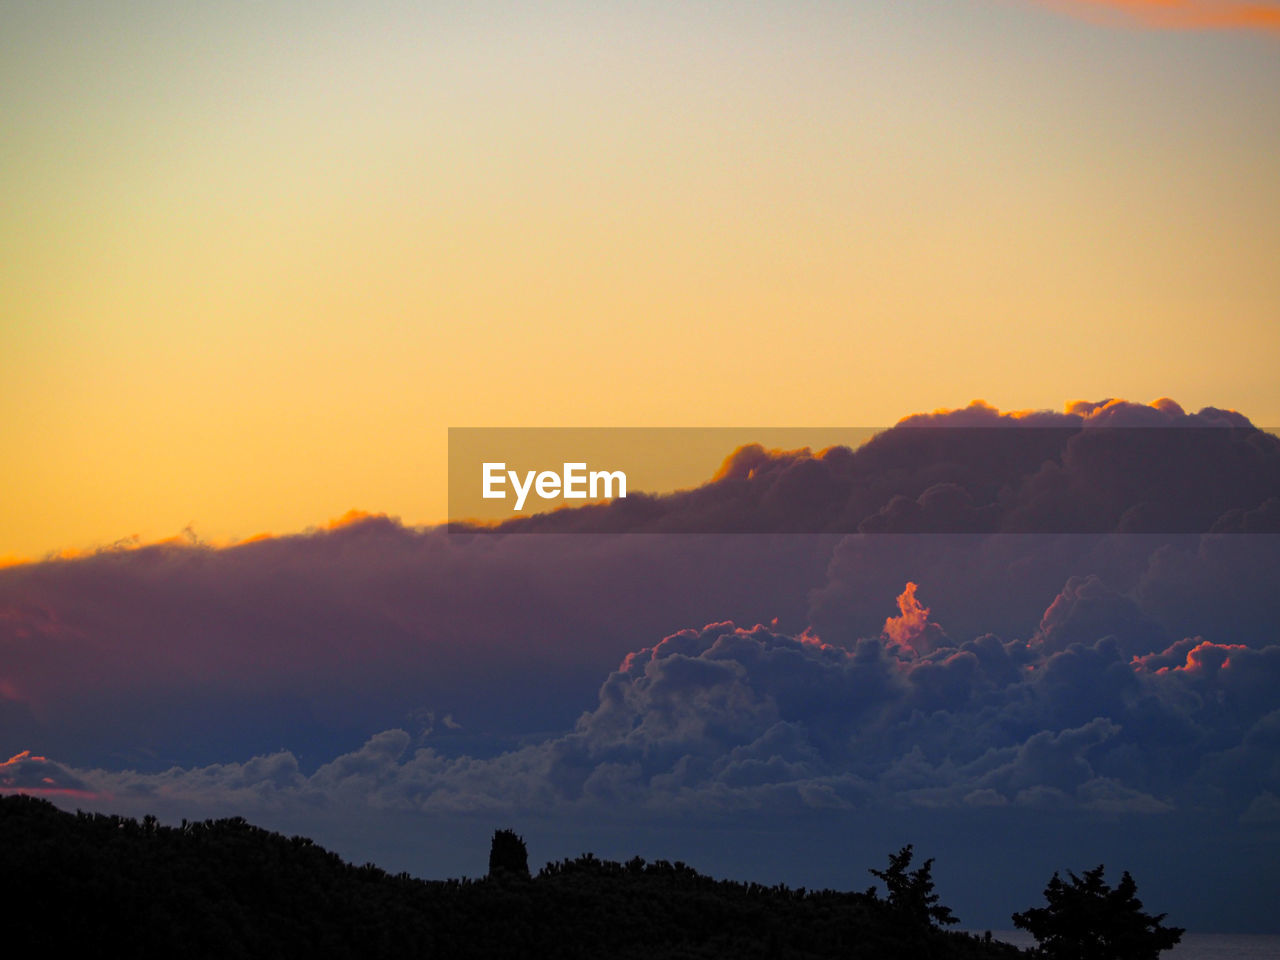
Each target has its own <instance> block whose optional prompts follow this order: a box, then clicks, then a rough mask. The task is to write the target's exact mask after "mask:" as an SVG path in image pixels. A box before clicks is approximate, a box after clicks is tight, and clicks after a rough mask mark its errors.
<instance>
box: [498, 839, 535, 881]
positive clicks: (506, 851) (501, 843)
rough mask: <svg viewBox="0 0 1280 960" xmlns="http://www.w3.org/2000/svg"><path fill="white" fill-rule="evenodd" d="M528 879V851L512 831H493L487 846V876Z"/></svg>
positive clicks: (522, 840)
mask: <svg viewBox="0 0 1280 960" xmlns="http://www.w3.org/2000/svg"><path fill="white" fill-rule="evenodd" d="M502 875H506V876H513V877H520V878H523V879H526V880H527V879H528V878H529V851H528V850H527V849H526V848H525V845H524V838H523V837H520V836H517V835H516V832H515V831H514V830H495V831H494V832H493V843H492V844H491V845H490V846H489V876H490V877H498V876H502Z"/></svg>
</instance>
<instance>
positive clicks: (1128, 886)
mask: <svg viewBox="0 0 1280 960" xmlns="http://www.w3.org/2000/svg"><path fill="white" fill-rule="evenodd" d="M1102 874H1103V866H1102V864H1098V866H1097V867H1096V868H1094V869H1093V870H1089V871H1086V872H1085V875H1084V876H1083V877H1077V876H1076V875H1075V874H1074V873H1070V872H1068V873H1067V876H1068V877H1070V878H1071V880H1070V882H1069V883H1068V882H1066V881H1063V880H1062V878H1061V877H1059V876H1058V875H1057V874H1056V873H1055V874H1054V875H1053V878H1052V879H1051V880H1050V881H1049V885H1048V886H1047V887H1046V888H1045V891H1044V898H1045V900H1046V901H1047V902H1048V905H1047V906H1043V907H1032V908H1030V909H1029V910H1024V911H1023V912H1022V913H1015V914H1014V915H1013V924H1014V926H1016V927H1019V928H1021V929H1023V930H1026V931H1028V932H1029V933H1030V934H1031V935H1032V936H1034V937H1035V938H1036V941H1037V942H1038V943H1039V946H1040V953H1041V955H1042V956H1045V957H1050V958H1052V960H1156V957H1157V956H1159V954H1160V951H1162V950H1168V949H1170V948H1171V947H1173V946H1174V945H1175V944H1177V943H1178V941H1179V940H1181V939H1182V934H1183V929H1182V927H1166V926H1164V925H1163V923H1162V922H1161V921H1163V920H1164V918H1165V914H1163V913H1162V914H1159V915H1158V916H1154V917H1153V916H1151V915H1149V914H1146V913H1143V912H1142V901H1141V900H1139V899H1138V898H1137V896H1135V894H1136V892H1137V884H1136V883H1134V881H1133V877H1131V876H1129V873H1128V871H1125V873H1124V875H1123V876H1122V877H1121V878H1120V883H1119V885H1118V886H1116V888H1115V889H1114V890H1113V889H1112V888H1111V887H1110V886H1109V885H1108V884H1107V883H1106V882H1105V881H1104V880H1103V879H1102Z"/></svg>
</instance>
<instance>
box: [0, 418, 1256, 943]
mask: <svg viewBox="0 0 1280 960" xmlns="http://www.w3.org/2000/svg"><path fill="white" fill-rule="evenodd" d="M1063 417H1069V418H1075V419H1074V420H1073V421H1072V423H1071V424H1064V423H1063V422H1061V421H1062V418H1063ZM975 422H976V423H977V425H978V426H981V427H982V428H983V429H982V431H981V432H979V433H975V432H974V431H973V429H972V428H973V427H974V426H975ZM1010 424H1012V425H1013V428H1014V429H1009V425H1010ZM1158 425H1164V426H1165V427H1168V426H1170V425H1172V426H1174V427H1179V426H1182V427H1190V428H1193V429H1191V430H1190V432H1183V431H1180V433H1182V435H1183V436H1192V437H1195V438H1196V439H1195V440H1194V441H1191V442H1188V441H1185V440H1183V439H1178V440H1174V441H1171V440H1168V439H1165V440H1157V439H1153V436H1154V434H1156V433H1157V432H1160V433H1165V434H1166V435H1167V436H1170V437H1172V436H1177V435H1178V434H1175V433H1170V432H1169V431H1158V430H1156V429H1154V428H1155V427H1157V426H1158ZM949 426H952V427H954V426H960V427H963V428H964V429H962V430H957V431H956V432H955V434H954V436H953V437H949V436H947V435H946V434H945V433H944V431H945V430H946V429H947V428H948V427H949ZM921 427H924V428H926V429H921ZM1029 428H1030V430H1031V432H1027V431H1028V429H1029ZM1112 428H1119V429H1112ZM1145 428H1153V429H1145ZM1001 430H1004V431H1006V432H1008V434H1009V436H1010V437H1019V436H1021V437H1024V438H1026V440H1025V442H1026V443H1027V444H1028V445H1029V446H1032V447H1033V448H1034V449H1030V450H1018V449H1017V444H1016V443H1014V444H1013V445H1012V446H1010V442H1009V441H1007V440H1005V439H999V441H998V442H989V443H987V445H986V446H981V445H980V444H977V445H975V442H974V440H973V438H974V437H979V438H985V437H989V436H991V435H994V434H995V433H996V432H997V431H1001ZM1046 431H1049V432H1046ZM1090 431H1100V432H1094V433H1091V432H1090ZM1126 436H1127V437H1128V438H1129V440H1128V443H1127V444H1118V443H1117V441H1116V440H1115V439H1113V438H1120V439H1124V438H1125V437H1126ZM960 437H967V438H969V439H967V440H965V441H964V443H962V444H960V445H959V446H956V445H955V440H956V438H960ZM1046 438H1052V440H1053V443H1052V444H1048V439H1046ZM1096 438H1103V439H1102V440H1098V439H1096ZM983 442H987V441H986V440H984V441H983ZM876 444H878V445H879V446H876ZM876 444H873V445H872V447H870V448H864V449H863V450H861V451H858V452H857V453H849V452H847V451H846V452H829V453H826V454H825V455H822V456H817V457H814V456H807V455H802V454H792V455H774V454H767V453H765V452H763V451H759V450H751V449H750V448H748V449H747V450H745V451H739V452H738V454H736V455H735V457H734V458H733V459H732V460H731V461H730V462H729V463H728V464H727V466H726V469H725V470H724V471H722V475H721V477H720V479H718V480H717V481H716V482H715V483H712V484H709V485H708V486H706V487H703V488H700V489H699V490H698V491H693V492H691V493H689V494H686V495H684V497H683V499H681V498H674V499H672V498H669V499H667V500H665V501H664V500H655V501H652V502H651V503H649V504H648V505H646V510H651V509H653V508H654V506H655V505H657V506H661V505H662V504H664V503H666V504H667V505H669V506H670V507H671V515H672V516H676V515H683V516H685V517H686V518H687V517H688V516H689V515H690V511H691V510H694V509H697V510H711V511H717V510H722V509H723V505H724V503H726V502H730V503H733V504H736V505H737V506H735V508H734V509H738V508H740V507H741V504H742V503H744V502H746V503H751V504H758V505H766V506H762V509H767V511H772V515H773V516H782V515H784V514H786V512H787V511H789V510H794V511H796V512H799V513H802V514H804V515H806V516H811V514H810V511H811V510H812V509H813V504H814V502H815V500H814V493H813V491H814V490H815V489H829V488H830V485H831V483H832V482H833V481H832V477H833V476H836V475H837V474H838V475H839V476H843V477H845V478H846V479H848V478H850V477H852V478H854V480H853V481H850V483H848V484H846V486H845V488H843V492H842V493H841V494H840V495H841V496H845V495H846V494H848V492H849V490H850V489H853V488H855V487H856V488H857V489H858V490H860V491H862V492H861V493H858V494H857V496H861V497H863V499H862V500H860V501H858V503H859V505H858V508H857V509H858V511H860V513H859V516H861V517H862V519H861V520H860V521H859V524H858V527H859V529H860V531H861V532H858V533H854V534H849V535H844V536H836V535H785V534H779V533H774V534H767V535H766V534H760V535H756V536H732V535H716V534H684V535H675V534H671V533H666V534H628V535H625V536H622V535H601V536H595V537H582V536H554V535H551V536H534V537H530V536H458V535H450V534H448V533H446V532H445V531H443V530H425V531H418V530H411V529H406V528H404V527H402V526H400V525H399V524H397V523H395V522H393V521H390V520H387V519H385V518H369V519H365V520H362V521H359V522H355V523H351V524H348V525H345V526H341V527H339V528H336V529H333V530H326V531H318V532H313V533H309V534H306V535H301V536H297V537H287V538H279V539H274V540H268V541H261V542H257V543H250V544H245V545H241V546H238V547H234V548H229V549H222V550H213V549H208V548H204V547H201V546H198V545H187V546H173V545H168V546H157V547H149V548H144V549H139V550H132V551H127V552H109V553H103V554H99V555H95V556H90V557H86V558H82V559H79V560H72V561H55V562H49V563H44V564H35V565H28V566H24V567H17V568H11V569H8V570H4V571H0V645H2V646H0V648H2V649H3V650H4V659H3V665H2V667H0V723H3V729H4V730H5V731H7V739H9V740H10V741H11V743H12V748H13V749H12V752H13V753H14V754H19V752H20V751H22V750H25V749H28V748H29V749H31V750H32V751H33V752H35V753H40V754H43V756H32V755H31V754H25V755H23V754H20V755H18V756H16V757H15V759H14V760H13V761H11V762H10V763H8V764H5V765H3V766H0V787H3V788H4V789H10V790H12V789H24V790H27V791H29V792H39V793H49V794H50V795H51V796H52V797H53V798H54V799H56V800H59V801H60V802H63V803H65V804H67V805H82V806H85V805H94V806H98V807H104V808H110V809H113V810H120V811H122V812H148V811H153V810H154V811H156V812H159V813H161V814H162V815H169V816H193V815H194V816H199V815H206V814H208V815H212V814H214V813H224V812H225V813H242V814H244V815H246V816H250V817H251V818H257V819H258V820H260V821H262V822H265V823H268V824H269V825H277V826H279V827H282V828H286V829H289V830H295V831H296V830H302V829H306V830H309V831H310V832H313V833H315V834H316V835H317V836H319V837H321V838H323V839H326V840H328V841H329V842H332V843H335V844H336V845H337V846H338V847H339V848H340V849H345V850H346V851H349V852H350V855H353V856H357V857H359V858H366V857H368V856H377V857H378V858H380V859H381V860H382V861H384V862H386V865H387V866H390V867H392V868H396V869H399V868H400V867H407V868H409V869H414V870H418V871H422V872H431V873H444V872H471V873H475V872H479V871H480V870H481V869H482V867H481V866H480V865H479V860H478V859H476V858H479V857H480V855H481V853H480V851H481V850H482V849H483V836H484V833H485V831H487V830H491V829H492V828H493V826H495V825H497V824H500V823H509V822H510V823H517V824H518V825H520V826H521V827H522V829H523V830H524V831H525V832H526V833H527V834H529V835H530V836H531V838H532V839H533V841H534V848H533V852H534V855H535V857H537V856H538V855H540V853H541V854H544V855H545V856H546V857H548V858H550V857H557V856H563V855H566V854H570V853H574V852H577V851H578V849H580V848H582V847H584V846H587V845H593V846H594V848H595V849H596V850H597V852H601V853H604V854H606V855H619V856H621V855H630V854H632V853H640V854H642V855H648V856H655V855H672V854H674V855H675V856H678V857H680V858H683V859H686V860H689V861H690V862H694V863H696V864H697V865H698V866H700V867H702V868H704V869H710V870H720V871H722V872H730V873H735V874H738V875H744V876H745V875H750V876H758V877H759V878H761V879H765V880H768V879H772V878H779V879H787V880H789V881H791V882H802V883H807V884H810V885H813V884H831V885H838V886H844V887H862V886H865V884H866V883H867V882H869V881H868V879H867V876H866V874H865V873H864V872H862V871H863V870H864V869H865V867H866V866H869V865H872V864H876V863H879V862H880V861H881V860H882V859H883V854H884V853H885V852H886V851H888V850H889V849H896V847H897V846H900V845H901V843H904V842H915V843H916V844H917V847H918V849H921V850H923V851H926V852H927V854H928V855H934V856H937V857H938V867H937V870H938V877H939V881H940V887H941V889H942V890H943V892H944V894H947V895H948V902H950V903H952V905H953V906H955V907H956V908H957V911H958V912H959V913H960V915H961V916H962V918H964V919H965V920H966V921H968V922H970V923H978V924H996V925H999V924H1000V923H1001V922H1002V917H1006V918H1007V913H1008V912H1009V911H1010V910H1013V909H1021V908H1023V907H1025V906H1027V903H1024V902H1022V901H1021V900H1011V899H1009V898H1011V897H1014V896H1015V894H1014V893H1013V892H1012V891H1015V890H1016V891H1017V893H1016V896H1018V897H1021V898H1022V899H1023V900H1025V899H1026V897H1027V895H1028V891H1030V892H1032V893H1034V891H1036V890H1038V889H1039V887H1040V886H1041V885H1042V884H1043V881H1044V879H1045V878H1046V877H1047V876H1048V873H1050V872H1052V870H1054V869H1062V868H1072V869H1081V868H1087V867H1089V866H1092V865H1094V864H1096V863H1097V862H1099V861H1103V860H1105V861H1106V862H1108V864H1111V863H1113V862H1114V864H1115V866H1116V867H1117V868H1118V867H1128V868H1129V869H1131V870H1133V871H1134V873H1135V875H1136V876H1137V877H1138V879H1139V882H1140V883H1141V884H1142V888H1143V894H1144V897H1145V898H1146V899H1147V900H1148V902H1149V903H1151V904H1152V905H1155V906H1158V908H1159V909H1160V910H1169V911H1171V912H1175V911H1176V913H1175V915H1174V916H1173V919H1174V920H1175V921H1177V922H1179V923H1183V924H1186V925H1191V926H1193V927H1198V928H1200V929H1215V928H1216V929H1226V928H1253V929H1267V928H1270V927H1271V926H1272V925H1274V923H1275V920H1274V918H1273V916H1272V911H1271V910H1270V909H1269V906H1268V905H1269V904H1271V903H1272V902H1274V900H1275V899H1276V897H1277V896H1278V895H1280V877H1278V876H1277V873H1278V872H1277V871H1276V870H1275V868H1274V863H1275V862H1276V859H1277V854H1280V644H1277V635H1276V626H1275V624H1276V619H1277V613H1280V602H1278V601H1277V597H1278V596H1280V592H1278V590H1280V562H1277V561H1280V536H1277V535H1276V534H1274V533H1272V532H1269V531H1271V530H1273V529H1274V522H1275V516H1276V513H1277V510H1276V505H1277V499H1276V498H1277V496H1280V481H1278V480H1277V473H1276V464H1277V462H1280V443H1278V442H1277V441H1276V439H1275V438H1274V437H1271V436H1269V435H1267V434H1263V433H1260V432H1258V431H1255V430H1253V429H1252V428H1251V427H1249V426H1248V423H1247V421H1245V420H1244V419H1243V418H1241V417H1239V415H1237V414H1230V413H1223V412H1221V411H1212V410H1210V411H1204V412H1202V413H1201V414H1197V415H1194V416H1192V417H1188V416H1187V415H1185V414H1183V413H1182V412H1181V410H1179V409H1178V408H1177V407H1176V405H1173V404H1171V403H1169V402H1167V401H1162V402H1161V403H1160V404H1158V405H1156V406H1153V407H1136V406H1133V405H1129V404H1116V403H1112V404H1109V405H1078V406H1077V407H1075V408H1073V409H1072V411H1071V412H1069V413H1068V414H1065V415H1056V414H1036V415H1030V416H1023V417H1020V418H1016V419H1015V418H1013V417H1000V416H999V415H997V414H996V413H995V412H994V411H991V410H990V409H989V408H983V407H971V408H969V409H967V410H964V411H959V412H955V413H951V414H946V415H931V416H930V417H926V418H912V419H910V420H908V421H904V423H903V424H902V425H901V426H900V427H899V428H896V429H895V430H893V431H890V432H889V434H886V435H883V436H882V437H881V438H880V440H878V441H876ZM1041 444H1048V446H1041ZM1203 444H1207V445H1208V446H1207V447H1206V446H1203ZM868 449H870V450H871V453H868V452H867V450H868ZM1206 450H1211V451H1212V452H1213V456H1206ZM1152 451H1156V452H1158V453H1159V454H1160V457H1158V458H1157V459H1156V461H1155V462H1154V463H1153V462H1151V457H1152V456H1153V453H1152ZM748 463H750V464H751V466H747V464H748ZM814 464H817V465H818V466H816V467H815V466H814ZM868 490H874V492H875V495H874V496H871V495H870V494H866V495H865V496H864V494H865V492H866V491H868ZM743 491H746V493H745V494H744V493H743ZM832 496H834V495H832ZM830 499H831V498H830V497H829V498H828V499H827V500H826V501H823V500H822V498H821V497H819V498H818V501H817V502H828V503H829V502H830ZM853 499H856V498H853ZM850 502H852V499H850V498H846V499H845V500H844V501H842V503H845V504H848V503H850ZM993 505H994V506H993ZM1184 506H1185V507H1186V509H1185V510H1183V507H1184ZM984 511H985V512H984ZM1179 511H1182V512H1181V513H1180V512H1179ZM586 513H588V514H590V513H592V512H591V511H587V512H586ZM975 513H977V514H981V515H983V516H984V517H985V518H986V519H985V520H984V525H979V527H978V529H979V530H981V531H985V532H973V531H974V529H975V527H974V525H973V524H972V523H971V522H970V521H971V519H972V517H973V516H974V515H975ZM607 514H608V512H607V511H595V512H594V514H593V515H594V516H598V517H599V516H604V517H606V519H605V520H604V521H602V526H603V527H605V528H606V529H614V528H616V523H615V521H616V518H613V519H608V516H607ZM585 515H586V514H584V516H585ZM646 516H648V517H649V519H648V520H646V522H645V524H646V525H645V526H644V529H655V526H654V524H653V521H652V514H646ZM993 516H995V517H997V518H998V522H996V523H991V522H990V521H991V518H992V517H993ZM1034 516H1038V517H1040V518H1041V520H1040V521H1037V523H1031V522H1030V521H1029V520H1028V518H1029V517H1034ZM966 517H968V518H969V519H965V518H966ZM1064 517H1067V518H1070V517H1086V518H1088V522H1087V523H1085V522H1084V521H1081V523H1082V525H1083V526H1084V527H1085V530H1084V531H1083V532H1073V531H1072V530H1071V524H1072V523H1073V522H1075V521H1072V520H1069V519H1068V520H1065V521H1064V520H1063V518H1064ZM1098 517H1107V518H1109V519H1108V522H1109V523H1111V524H1112V526H1113V528H1114V529H1110V530H1107V531H1099V530H1097V529H1096V527H1097V524H1098V520H1097V518H1098ZM868 518H870V520H869V519H868ZM877 518H878V519H877ZM1046 518H1047V519H1046ZM1171 518H1172V519H1171ZM1155 519H1159V520H1160V521H1161V522H1160V523H1156V522H1154V521H1155ZM1050 521H1051V522H1050ZM559 522H564V521H559ZM572 522H573V523H582V522H586V521H585V520H583V519H582V517H579V518H577V519H573V520H572ZM682 523H683V521H682V522H681V523H674V524H673V525H672V526H671V527H670V529H679V528H680V527H681V525H682ZM966 524H967V525H966ZM661 526H662V525H661V524H658V525H657V527H656V528H658V529H660V528H661ZM773 529H787V528H786V526H785V524H775V526H774V527H773ZM993 530H994V531H999V532H990V531H993ZM1010 530H1022V531H1025V532H1018V533H1013V532H1009V531H1010ZM1135 530H1137V531H1145V532H1133V531H1135ZM891 531H900V532H891ZM1245 531H1250V532H1252V533H1253V535H1244V532H1245ZM904 533H909V534H910V535H903V534H904ZM726 617H727V618H731V619H729V620H726V619H725V618H726ZM761 623H764V624H768V626H760V625H758V624H761ZM691 624H698V625H701V624H707V625H706V626H696V627H693V628H690V625H691ZM658 638H662V639H658ZM602 677H603V678H604V679H603V682H601V678H602ZM377 731H380V732H377ZM46 757H47V758H48V759H45V758H46ZM243 757H252V759H249V760H246V761H240V760H239V759H236V758H243ZM538 838H543V840H542V842H543V843H544V844H546V847H545V848H544V849H543V850H541V851H540V850H539V843H538ZM948 881H950V883H951V886H950V887H948V886H947V883H948Z"/></svg>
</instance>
